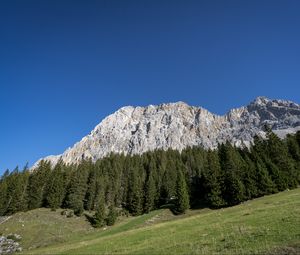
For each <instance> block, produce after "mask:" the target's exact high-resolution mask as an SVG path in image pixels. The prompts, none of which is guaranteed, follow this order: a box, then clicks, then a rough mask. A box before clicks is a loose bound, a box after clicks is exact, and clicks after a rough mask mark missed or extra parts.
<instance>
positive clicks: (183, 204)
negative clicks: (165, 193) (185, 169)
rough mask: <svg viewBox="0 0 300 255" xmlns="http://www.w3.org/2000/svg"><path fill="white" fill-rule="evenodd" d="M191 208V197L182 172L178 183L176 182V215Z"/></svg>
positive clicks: (179, 174)
mask: <svg viewBox="0 0 300 255" xmlns="http://www.w3.org/2000/svg"><path fill="white" fill-rule="evenodd" d="M189 208H190V203H189V195H188V191H187V185H186V180H185V178H184V175H183V173H182V171H179V172H178V177H177V182H176V203H175V208H174V211H175V213H176V214H182V213H185V211H186V210H187V209H189Z"/></svg>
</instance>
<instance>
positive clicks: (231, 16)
mask: <svg viewBox="0 0 300 255" xmlns="http://www.w3.org/2000/svg"><path fill="white" fill-rule="evenodd" d="M299 12H300V1H298V0H296V1H292V0H282V1H276V0H272V1H266V0H257V1H256V0H252V1H243V0H237V1H231V0H226V1H224V0H219V1H217V0H207V1H201V0H198V1H190V0H182V1H176V0H172V1H170V0H165V1H164V0H151V1H150V0H143V1H131V0H126V1H123V0H119V1H115V0H107V1H104V0H103V1H101V0H97V1H93V0H82V1H78V0H68V1H66V0H43V1H40V0H36V1H32V0H26V1H23V0H18V1H16V0H2V1H0V117H1V125H0V173H1V172H2V171H3V170H5V169H6V168H10V169H13V168H14V167H15V166H16V165H19V166H20V167H22V166H24V165H25V163H26V162H29V164H30V165H31V164H33V163H34V162H35V161H36V160H37V159H39V158H40V157H43V156H46V155H49V154H58V153H62V152H63V151H64V150H65V149H66V148H67V147H69V146H71V145H73V144H74V143H75V142H76V141H78V140H80V139H81V138H82V137H83V136H84V135H86V134H88V133H89V132H90V131H91V130H92V129H93V128H94V126H95V125H96V124H98V123H99V122H100V121H101V120H102V119H103V118H104V117H105V116H107V115H108V114H110V113H112V112H114V111H115V110H117V109H118V108H119V107H122V106H124V105H148V104H159V103H162V102H174V101H179V100H180V101H185V102H187V103H189V104H191V105H197V106H203V107H205V108H207V109H208V110H210V111H212V112H214V113H218V114H224V113H225V112H226V111H228V110H229V109H230V108H233V107H239V106H241V105H245V104H247V103H249V101H251V100H253V99H254V98H255V97H256V96H259V95H264V96H267V97H270V98H283V99H290V100H292V101H295V102H297V103H299V101H300V100H299V99H300V93H299V92H300V86H299V81H300V30H299V27H300V15H299Z"/></svg>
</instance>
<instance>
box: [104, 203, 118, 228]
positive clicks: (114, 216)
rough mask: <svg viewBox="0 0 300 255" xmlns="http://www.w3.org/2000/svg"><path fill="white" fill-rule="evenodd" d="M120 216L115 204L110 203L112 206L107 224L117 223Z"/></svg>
mask: <svg viewBox="0 0 300 255" xmlns="http://www.w3.org/2000/svg"><path fill="white" fill-rule="evenodd" d="M117 217H118V213H117V210H116V208H115V207H114V206H112V205H110V207H109V208H108V215H107V218H106V220H105V221H106V225H107V226H112V225H114V224H115V222H116V220H117Z"/></svg>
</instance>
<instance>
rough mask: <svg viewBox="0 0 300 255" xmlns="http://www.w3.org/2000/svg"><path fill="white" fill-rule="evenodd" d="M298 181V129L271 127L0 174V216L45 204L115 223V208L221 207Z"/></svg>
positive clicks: (178, 211) (117, 211)
mask: <svg viewBox="0 0 300 255" xmlns="http://www.w3.org/2000/svg"><path fill="white" fill-rule="evenodd" d="M299 184H300V131H298V132H297V133H296V134H294V135H288V136H287V137H286V138H285V139H284V140H281V139H280V138H278V137H277V136H276V135H275V134H274V133H273V132H271V130H268V131H267V137H266V139H262V138H260V137H258V136H256V137H255V138H254V143H253V145H252V146H251V147H250V148H247V147H244V148H237V147H234V146H232V145H231V144H230V143H226V144H220V145H219V146H218V149H216V150H204V149H202V148H200V147H193V148H186V149H185V150H183V151H182V152H181V153H180V152H178V151H174V150H167V151H163V150H156V151H153V152H147V153H144V154H142V155H135V156H124V155H114V154H112V155H110V156H108V157H106V158H103V159H101V160H98V161H96V162H95V163H93V162H92V160H91V159H85V160H83V161H82V163H80V164H79V165H65V164H64V163H63V162H62V160H60V161H59V162H58V163H57V164H56V165H55V166H51V165H50V163H49V162H46V161H41V162H40V163H39V166H38V167H37V168H36V169H34V170H31V171H30V170H29V169H28V168H27V167H25V168H24V169H23V170H21V171H20V170H19V169H18V168H16V169H15V170H13V171H12V172H9V171H8V170H7V171H6V172H5V173H4V175H3V176H2V177H1V180H0V194H1V196H0V215H10V214H13V213H16V212H19V211H27V210H31V209H35V208H40V207H48V208H51V209H53V210H55V209H58V208H66V209H71V210H72V211H73V212H74V214H76V215H77V216H80V215H82V214H83V213H84V212H88V211H90V212H91V213H92V215H93V217H92V220H91V221H92V224H93V225H94V226H95V227H100V226H103V225H113V224H114V222H115V221H116V218H117V216H118V214H120V213H123V214H131V215H133V216H136V215H141V214H143V213H148V212H150V211H151V210H155V209H158V208H161V207H169V208H170V209H171V210H172V211H173V212H174V213H175V214H181V213H184V212H185V211H186V210H187V209H188V208H199V207H210V208H220V207H226V206H232V205H237V204H239V203H241V202H243V201H246V200H249V199H253V198H257V197H260V196H264V195H268V194H273V193H277V192H280V191H283V190H286V189H293V188H296V187H297V186H298V185H299Z"/></svg>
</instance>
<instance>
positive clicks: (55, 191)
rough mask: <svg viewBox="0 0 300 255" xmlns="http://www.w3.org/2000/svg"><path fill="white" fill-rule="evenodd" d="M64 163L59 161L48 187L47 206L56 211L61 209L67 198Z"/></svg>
mask: <svg viewBox="0 0 300 255" xmlns="http://www.w3.org/2000/svg"><path fill="white" fill-rule="evenodd" d="M63 168H64V163H63V161H59V162H58V163H57V164H56V165H55V167H54V169H53V170H52V173H51V176H50V179H49V181H48V183H47V187H46V195H45V200H46V205H47V206H48V207H50V208H51V209H53V210H55V209H58V208H59V207H61V205H62V202H63V199H64V197H65V192H66V190H65V180H64V170H63Z"/></svg>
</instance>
